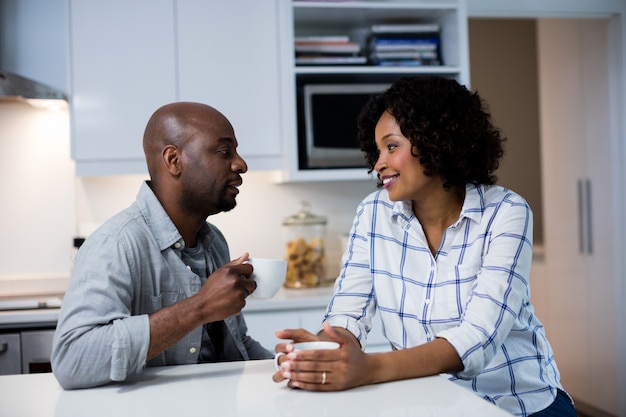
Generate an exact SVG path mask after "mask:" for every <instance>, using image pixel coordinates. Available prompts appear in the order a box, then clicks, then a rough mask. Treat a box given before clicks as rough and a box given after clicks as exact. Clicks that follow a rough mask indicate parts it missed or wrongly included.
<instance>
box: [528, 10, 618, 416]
mask: <svg viewBox="0 0 626 417" xmlns="http://www.w3.org/2000/svg"><path fill="white" fill-rule="evenodd" d="M606 25H607V23H606V22H603V21H601V20H597V21H591V20H590V21H582V20H581V21H578V20H569V19H558V20H557V19H555V20H540V21H539V23H538V35H539V64H540V65H539V66H540V84H541V120H542V123H541V124H542V132H541V136H542V139H541V152H542V161H543V163H542V177H543V180H542V187H543V196H544V197H543V201H544V214H545V219H544V225H545V262H546V272H545V275H546V276H542V277H535V278H533V279H537V278H538V279H542V280H546V281H547V282H546V283H542V287H543V286H545V288H547V289H548V291H549V293H550V294H549V296H550V297H549V298H551V299H554V300H557V299H558V300H559V301H558V302H555V303H554V304H553V308H551V309H550V314H549V320H550V322H549V323H548V322H547V323H546V329H547V335H548V339H549V340H550V342H551V344H552V345H553V348H554V352H555V357H556V361H557V365H558V366H559V369H560V371H561V376H562V382H563V384H564V387H565V388H566V390H568V392H569V393H570V394H571V395H573V396H574V397H575V398H577V399H579V400H581V401H584V402H585V403H588V404H591V405H594V406H597V407H598V408H601V409H604V410H607V411H612V412H614V411H616V410H617V408H618V407H617V404H618V390H617V387H618V375H617V371H618V368H617V367H616V366H615V364H616V363H618V362H619V355H618V343H617V339H616V337H617V334H618V332H617V329H618V323H617V306H616V297H615V294H617V290H618V279H620V278H619V277H617V276H616V267H615V259H617V256H618V254H617V253H616V251H615V233H616V228H615V226H614V225H615V224H616V223H617V222H615V221H614V220H615V219H616V217H617V212H616V205H617V201H616V197H615V193H616V190H615V187H614V183H615V175H614V174H613V166H614V165H612V163H615V159H614V158H613V155H617V154H618V152H617V151H616V150H615V146H616V145H615V143H614V140H613V139H612V137H613V136H615V135H612V134H611V120H610V119H609V115H610V113H611V112H610V99H609V98H610V93H609V88H608V86H609V78H610V77H609V69H608V67H607V62H609V60H608V50H607V44H608V41H607V38H606V36H607V30H606Z"/></svg>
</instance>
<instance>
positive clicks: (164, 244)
mask: <svg viewBox="0 0 626 417" xmlns="http://www.w3.org/2000/svg"><path fill="white" fill-rule="evenodd" d="M137 206H138V207H139V211H140V212H141V215H142V216H143V218H144V220H145V221H146V224H147V225H148V228H149V229H150V231H151V232H152V235H153V236H154V239H155V240H156V241H157V244H158V245H159V249H160V250H164V249H167V248H169V247H172V246H173V247H174V249H176V250H181V251H182V250H183V249H184V248H185V241H184V240H183V237H182V235H181V234H180V232H179V231H178V229H177V228H176V225H174V223H173V222H172V220H171V219H170V217H169V216H168V214H167V212H166V211H165V209H164V208H163V206H162V205H161V202H160V201H159V199H158V198H157V197H156V195H154V192H153V191H152V189H151V188H150V185H149V181H145V182H144V183H143V184H141V187H140V189H139V193H138V194H137ZM210 237H211V229H210V228H209V226H208V224H206V223H205V224H203V225H202V227H201V228H200V231H199V232H198V239H199V240H202V242H203V244H204V245H205V246H204V247H205V248H207V247H209V246H208V244H209V243H210ZM207 239H208V240H207Z"/></svg>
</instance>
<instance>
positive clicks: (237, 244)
mask: <svg viewBox="0 0 626 417" xmlns="http://www.w3.org/2000/svg"><path fill="white" fill-rule="evenodd" d="M275 176H276V173H275V172H248V173H246V174H244V175H243V185H242V186H241V187H240V191H241V192H240V194H239V196H238V197H237V207H236V208H235V209H233V210H232V211H230V212H227V213H220V214H217V215H215V216H211V217H209V221H210V222H212V223H213V224H215V225H217V226H218V227H219V228H220V230H221V231H222V232H223V233H224V234H225V236H226V238H227V239H228V241H229V245H230V249H231V255H232V256H233V257H237V256H239V255H240V254H241V253H243V252H249V253H250V254H251V256H256V257H272V258H282V257H283V256H284V241H283V236H282V221H283V219H284V218H285V217H287V216H291V215H293V214H296V213H297V212H298V211H299V210H300V202H301V201H303V200H306V201H309V202H310V203H311V205H312V207H311V209H312V211H313V212H314V213H315V214H318V215H322V216H326V217H327V218H328V225H327V246H328V261H329V264H330V265H329V273H330V274H331V275H332V274H336V273H337V272H338V262H339V257H340V253H339V250H340V241H339V235H341V234H342V233H345V232H347V231H348V230H349V228H350V226H351V225H352V218H353V216H354V213H355V212H356V207H357V205H358V204H359V202H360V201H361V199H362V198H363V197H365V195H366V194H368V193H369V192H371V191H373V190H374V189H375V184H374V182H373V181H351V182H323V183H322V182H320V183H301V184H295V183H294V184H275V183H274V182H273V179H274V177H275ZM146 178H147V177H144V176H118V177H107V178H83V179H78V180H77V182H76V190H77V224H78V230H79V231H80V233H85V234H88V233H90V232H91V231H92V230H93V228H94V227H95V226H97V225H99V224H101V223H102V222H103V221H104V220H106V219H107V218H108V217H110V216H111V215H113V214H115V213H116V212H117V211H119V210H121V209H123V208H124V207H126V206H128V205H129V204H131V203H132V202H133V201H134V200H135V196H136V194H137V190H138V189H139V186H140V184H141V182H142V181H143V180H145V179H146Z"/></svg>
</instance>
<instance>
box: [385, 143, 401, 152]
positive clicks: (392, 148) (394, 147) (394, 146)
mask: <svg viewBox="0 0 626 417" xmlns="http://www.w3.org/2000/svg"><path fill="white" fill-rule="evenodd" d="M397 147H398V146H397V145H395V144H393V143H390V144H388V145H387V150H388V151H393V150H394V149H396V148H397Z"/></svg>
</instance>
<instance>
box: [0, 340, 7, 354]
mask: <svg viewBox="0 0 626 417" xmlns="http://www.w3.org/2000/svg"><path fill="white" fill-rule="evenodd" d="M7 350H9V344H8V343H7V342H2V343H0V355H2V354H3V353H4V352H6V351H7Z"/></svg>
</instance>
